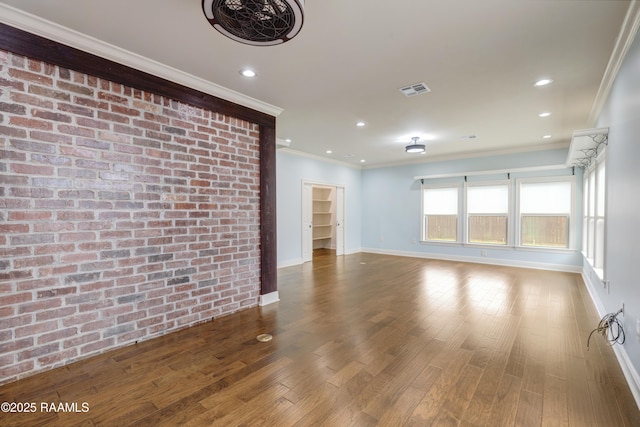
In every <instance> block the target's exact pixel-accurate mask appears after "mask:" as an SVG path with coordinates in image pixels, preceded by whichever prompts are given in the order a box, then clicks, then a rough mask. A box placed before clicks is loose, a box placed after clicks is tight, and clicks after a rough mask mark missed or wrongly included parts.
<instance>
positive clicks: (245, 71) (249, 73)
mask: <svg viewBox="0 0 640 427" xmlns="http://www.w3.org/2000/svg"><path fill="white" fill-rule="evenodd" d="M240 74H242V75H243V76H245V77H255V76H256V72H255V71H253V70H251V69H249V68H245V69H242V70H240Z"/></svg>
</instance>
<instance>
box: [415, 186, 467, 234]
mask: <svg viewBox="0 0 640 427" xmlns="http://www.w3.org/2000/svg"><path fill="white" fill-rule="evenodd" d="M438 188H455V189H456V190H457V191H458V211H457V219H456V241H446V240H430V239H428V238H427V229H426V227H425V216H426V213H425V210H424V192H425V190H429V189H438ZM462 193H463V189H462V185H461V184H460V183H449V184H423V185H422V187H421V189H420V211H421V212H420V213H421V215H420V239H421V242H424V243H429V244H434V243H435V244H445V245H455V244H459V243H461V242H462V240H461V239H462V235H463V232H464V231H463V230H464V228H463V226H462V218H461V214H460V213H461V212H462V211H463V210H462V206H461V203H462V200H463V197H461V195H462Z"/></svg>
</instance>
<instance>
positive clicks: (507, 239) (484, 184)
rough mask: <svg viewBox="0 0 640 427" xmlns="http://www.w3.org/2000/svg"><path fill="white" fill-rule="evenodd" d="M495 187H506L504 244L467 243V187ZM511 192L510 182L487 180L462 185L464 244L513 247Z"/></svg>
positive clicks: (508, 180)
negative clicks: (505, 233)
mask: <svg viewBox="0 0 640 427" xmlns="http://www.w3.org/2000/svg"><path fill="white" fill-rule="evenodd" d="M496 185H506V187H507V214H506V215H507V230H506V232H507V235H506V237H505V243H504V244H500V243H479V242H470V241H469V203H468V192H469V187H492V186H496ZM512 200H513V198H512V190H511V180H510V179H507V180H487V181H480V180H479V181H473V182H465V184H464V209H463V220H464V221H463V222H464V244H465V245H469V246H488V247H492V248H509V247H512V246H513V243H512V236H511V234H512V229H513V227H512V226H511V224H512V221H513V215H512V210H513V209H512Z"/></svg>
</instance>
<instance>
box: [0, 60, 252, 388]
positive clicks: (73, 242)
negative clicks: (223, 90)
mask: <svg viewBox="0 0 640 427" xmlns="http://www.w3.org/2000/svg"><path fill="white" fill-rule="evenodd" d="M0 67H1V70H0V182H1V187H0V254H1V255H0V384H1V383H6V382H10V381H13V380H16V379H18V378H21V377H24V376H27V375H31V374H33V373H35V372H37V371H42V370H46V369H51V368H53V367H56V366H60V365H63V364H67V363H70V362H72V361H75V360H78V359H81V358H85V357H88V356H91V355H95V354H98V353H101V352H104V351H106V350H110V349H113V348H116V347H121V346H125V345H128V344H132V343H134V342H136V341H139V340H145V339H149V338H150V337H153V336H158V335H161V334H165V333H167V332H170V331H175V330H177V329H180V328H184V327H187V326H189V325H193V324H195V323H199V322H202V321H206V320H210V319H211V318H213V317H217V316H220V315H224V314H228V313H232V312H234V311H237V310H239V309H241V308H244V307H249V306H255V305H256V304H257V301H258V297H259V286H260V284H259V282H260V229H259V222H260V217H259V214H260V212H259V203H260V200H259V198H260V182H259V158H258V138H259V135H258V126H257V125H255V124H252V123H248V122H245V121H242V120H238V119H234V118H232V117H226V116H223V115H221V114H217V113H215V112H211V111H208V110H205V109H202V108H197V107H193V106H189V105H185V104H183V103H179V102H176V101H173V100H170V99H166V98H163V97H161V96H158V95H154V94H151V93H145V92H142V91H139V90H135V89H131V88H129V87H125V86H122V85H119V84H116V83H113V82H109V81H105V80H102V79H98V78H95V77H91V76H87V75H84V74H80V73H77V72H74V71H70V70H67V69H64V68H59V67H57V66H53V65H49V64H45V63H42V62H39V61H33V60H29V59H26V58H24V57H21V56H17V55H14V54H11V53H7V52H2V51H0Z"/></svg>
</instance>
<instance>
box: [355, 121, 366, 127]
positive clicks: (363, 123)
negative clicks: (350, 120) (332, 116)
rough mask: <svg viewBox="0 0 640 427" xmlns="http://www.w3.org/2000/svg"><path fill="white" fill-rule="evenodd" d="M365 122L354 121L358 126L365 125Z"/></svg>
mask: <svg viewBox="0 0 640 427" xmlns="http://www.w3.org/2000/svg"><path fill="white" fill-rule="evenodd" d="M366 125H367V124H366V123H365V122H362V121H360V122H356V126H358V127H359V128H361V127H364V126H366Z"/></svg>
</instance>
